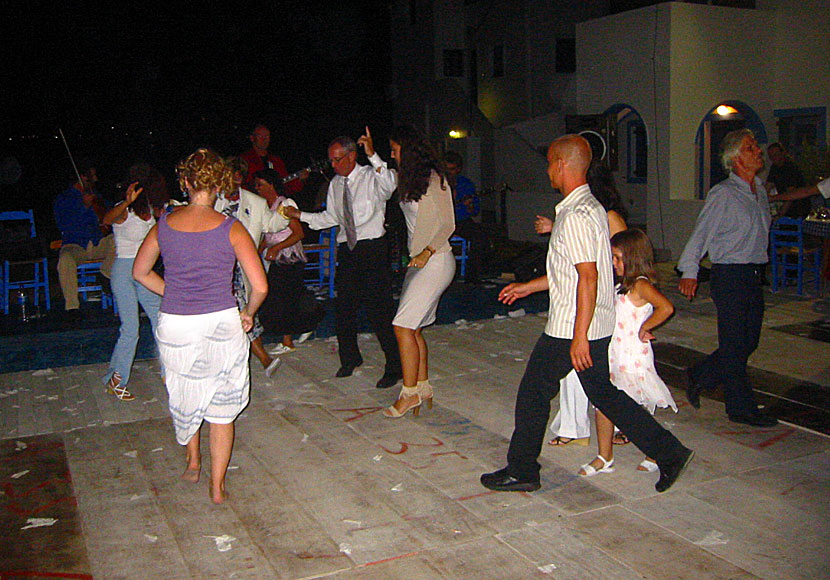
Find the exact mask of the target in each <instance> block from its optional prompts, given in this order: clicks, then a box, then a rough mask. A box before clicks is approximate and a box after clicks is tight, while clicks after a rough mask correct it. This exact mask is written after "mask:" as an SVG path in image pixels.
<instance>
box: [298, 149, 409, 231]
mask: <svg viewBox="0 0 830 580" xmlns="http://www.w3.org/2000/svg"><path fill="white" fill-rule="evenodd" d="M369 163H371V165H355V168H354V169H353V170H352V172H351V173H350V174H349V175H348V180H349V193H350V194H351V199H352V214H353V215H354V224H355V230H356V232H357V239H358V241H360V240H373V239H375V238H379V237H381V236H382V235H383V234H384V233H385V232H386V230H385V229H384V227H383V222H384V219H385V217H386V201H387V200H388V199H389V198H390V197H392V193H394V191H395V188H396V187H397V182H398V179H397V174H396V173H395V171H393V170H391V169H389V168H388V167H387V165H386V163H385V162H384V161H383V160H382V159H381V158H380V156H379V155H378V154H377V153H375V154H374V155H372V156H371V157H369ZM345 182H346V178H344V177H342V176H340V175H335V176H334V178H333V179H332V180H331V183H329V190H328V194H327V196H326V209H325V210H324V211H321V212H317V213H310V212H301V213H300V220H302V221H304V222H306V223H307V224H308V225H309V227H311V229H314V230H322V229H326V228H330V227H332V226H342V225H343V224H344V223H345V216H344V214H343V188H344V185H345ZM337 241H338V243H345V242H346V231H345V228H343V227H340V228H339V229H338V231H337Z"/></svg>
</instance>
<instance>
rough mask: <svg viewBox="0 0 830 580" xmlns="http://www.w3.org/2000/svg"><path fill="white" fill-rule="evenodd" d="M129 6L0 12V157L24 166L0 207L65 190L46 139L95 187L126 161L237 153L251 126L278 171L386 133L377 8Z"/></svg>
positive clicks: (62, 167)
mask: <svg viewBox="0 0 830 580" xmlns="http://www.w3.org/2000/svg"><path fill="white" fill-rule="evenodd" d="M130 4H131V3H111V2H109V3H86V2H80V3H77V4H68V3H63V2H57V3H51V2H37V1H34V2H19V1H12V2H9V3H7V4H6V5H5V6H4V7H3V8H2V9H0V14H2V16H1V17H2V20H3V28H4V32H3V37H4V38H3V44H4V53H5V57H4V63H3V66H2V72H1V73H0V74H2V85H3V91H2V92H0V106H1V107H2V111H3V115H2V125H1V126H0V143H2V145H0V156H2V157H3V158H6V157H8V156H14V157H15V158H16V159H18V160H19V161H20V163H21V165H22V166H23V177H22V179H21V180H20V182H18V183H17V184H14V185H9V184H4V185H2V186H0V187H2V189H3V196H2V197H3V199H2V202H0V207H2V208H4V209H12V208H14V209H26V208H27V207H28V206H30V205H31V204H28V205H27V203H23V204H21V203H15V200H17V199H19V198H20V196H21V195H24V196H26V197H30V196H36V197H44V196H45V197H47V198H49V199H51V197H54V195H55V194H56V193H57V192H58V190H59V189H62V188H64V187H66V183H67V181H68V178H69V177H70V175H71V165H70V163H69V160H68V157H67V155H66V153H65V150H64V149H63V144H62V142H61V141H59V140H57V139H55V138H54V135H55V134H56V133H57V129H58V128H59V127H60V128H62V129H63V131H64V133H65V134H66V136H67V138H68V140H69V145H70V148H71V149H72V153H73V154H74V155H75V156H76V157H79V156H82V155H85V156H91V157H93V158H94V159H95V160H96V162H97V164H98V166H99V174H101V176H102V182H103V185H105V186H106V184H107V183H108V182H111V183H114V182H115V181H118V180H120V179H121V178H122V177H123V174H124V172H125V171H126V168H127V167H128V166H129V165H130V164H131V163H133V162H134V161H136V160H145V161H148V162H150V163H153V164H156V165H158V166H159V168H160V169H163V170H164V171H165V172H168V173H169V174H170V175H171V176H172V172H171V170H172V165H173V164H174V163H175V162H176V161H177V160H179V159H180V158H182V157H184V156H186V155H187V154H188V153H190V152H191V151H192V150H193V149H194V148H195V147H197V146H210V147H213V148H215V149H217V150H219V151H220V152H221V153H223V154H232V153H239V152H241V151H243V150H245V149H248V148H249V147H250V142H249V141H248V140H247V133H248V131H249V129H250V128H251V126H252V125H253V124H254V123H256V122H264V123H266V124H267V125H268V126H269V127H270V128H271V132H272V140H271V149H272V151H274V152H276V153H277V154H279V155H281V156H282V157H283V159H284V160H285V161H286V164H287V165H288V169H289V171H291V170H293V169H299V168H300V167H302V166H304V165H307V163H308V161H309V159H310V156H314V157H315V158H317V159H320V158H324V156H325V146H326V144H327V143H328V142H329V141H330V140H331V138H332V137H334V136H336V135H338V134H342V133H346V134H350V135H352V136H353V137H355V138H356V137H358V136H359V135H360V131H361V130H362V127H363V125H364V124H365V123H369V124H370V125H372V126H376V127H378V130H379V133H380V134H385V132H386V130H388V127H389V124H390V123H391V110H392V103H391V102H390V101H389V100H388V99H387V98H386V96H385V91H386V86H387V85H388V83H389V79H390V71H389V67H390V64H389V60H388V54H389V42H390V39H389V24H388V19H389V14H388V7H387V3H386V2H383V1H380V0H365V1H362V2H313V1H312V2H308V3H291V4H288V3H279V2H270V3H264V4H248V3H233V4H232V3H225V4H222V5H217V6H216V7H214V6H213V5H211V6H208V4H206V3H199V4H194V5H192V7H191V8H189V9H182V8H181V7H180V6H179V5H175V6H168V7H161V8H153V9H150V8H146V7H137V6H131V5H130ZM197 6H198V8H197ZM113 127H114V129H113ZM22 136H27V137H26V138H21V137H22ZM32 136H35V137H34V138H32ZM102 189H103V188H102ZM104 193H106V191H104ZM24 205H26V206H27V207H26V208H24V207H23V206H24ZM36 210H37V208H36Z"/></svg>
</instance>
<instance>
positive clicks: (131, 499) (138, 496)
mask: <svg viewBox="0 0 830 580" xmlns="http://www.w3.org/2000/svg"><path fill="white" fill-rule="evenodd" d="M143 497H144V495H139V494H137V493H134V494H133V495H131V496H130V501H136V500H139V499H141V498H143Z"/></svg>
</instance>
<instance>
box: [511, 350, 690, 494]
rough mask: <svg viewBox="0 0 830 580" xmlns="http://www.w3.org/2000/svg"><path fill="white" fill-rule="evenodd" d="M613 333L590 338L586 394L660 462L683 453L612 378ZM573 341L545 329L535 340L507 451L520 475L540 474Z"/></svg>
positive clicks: (569, 366)
mask: <svg viewBox="0 0 830 580" xmlns="http://www.w3.org/2000/svg"><path fill="white" fill-rule="evenodd" d="M610 341H611V339H610V337H609V338H603V339H600V340H593V341H591V342H590V349H591V359H592V360H593V363H594V365H593V366H592V367H591V368H589V369H586V370H584V371H582V372H581V373H579V380H580V382H581V383H582V387H583V388H584V389H585V394H586V395H588V399H589V400H590V401H591V403H593V404H594V406H595V407H596V408H598V409H599V410H600V411H602V412H603V413H604V414H605V415H606V416H607V417H608V418H609V419H610V420H611V421H612V422H613V423H614V425H617V426H618V427H619V428H620V430H621V431H622V432H623V433H625V434H626V435H627V436H628V438H629V439H630V440H631V441H633V442H634V444H635V445H636V446H637V447H639V448H640V449H641V450H642V451H643V452H644V453H645V454H646V455H648V456H649V457H652V458H654V459H655V460H656V461H657V463H658V464H662V463H664V462H667V461H668V462H670V461H673V460H676V459H678V458H679V457H680V454H681V453H682V452H683V450H684V447H683V445H682V444H681V443H680V441H678V440H677V438H676V437H675V436H674V435H672V434H671V433H670V432H669V431H667V430H666V429H664V428H663V427H661V426H660V424H659V423H658V422H657V421H655V420H654V417H652V416H651V415H650V414H649V413H648V411H646V410H645V409H643V407H641V406H640V405H638V404H637V403H635V402H634V399H632V398H631V397H629V396H628V395H627V394H625V393H624V392H623V391H621V390H619V389H618V388H617V387H615V386H614V385H612V384H611V381H610V380H609V378H608V344H609V342H610ZM570 348H571V341H570V339H564V338H552V337H550V336H548V335H547V334H543V335H542V336H541V337H540V338H539V340H538V341H537V342H536V346H535V347H534V348H533V353H532V354H531V355H530V360H529V361H528V363H527V368H526V369H525V374H524V376H523V377H522V382H521V383H520V384H519V392H518V394H517V395H516V415H515V422H516V425H515V427H514V430H513V436H512V437H511V439H510V448H509V449H508V451H507V464H508V469H509V472H510V474H511V475H513V476H514V477H516V478H518V479H522V480H538V479H539V469H540V468H541V466H540V465H539V462H538V461H537V459H538V457H539V454H540V453H541V451H542V443H543V441H544V439H545V429H546V428H547V424H548V418H549V416H550V401H551V399H553V397H555V396H556V395H557V394H558V393H559V381H560V380H561V379H562V378H563V377H564V376H565V375H566V374H568V373H569V372H570V371H571V369H572V368H573V365H572V364H571V357H570Z"/></svg>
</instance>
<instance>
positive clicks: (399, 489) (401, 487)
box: [392, 482, 403, 491]
mask: <svg viewBox="0 0 830 580" xmlns="http://www.w3.org/2000/svg"><path fill="white" fill-rule="evenodd" d="M402 489H403V482H401V483H399V484H398V485H396V486H394V487H392V491H401V490H402Z"/></svg>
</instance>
